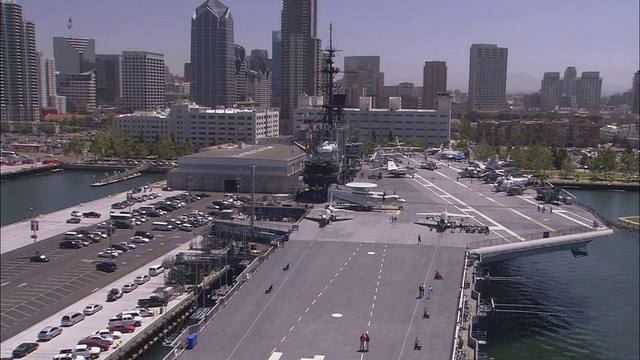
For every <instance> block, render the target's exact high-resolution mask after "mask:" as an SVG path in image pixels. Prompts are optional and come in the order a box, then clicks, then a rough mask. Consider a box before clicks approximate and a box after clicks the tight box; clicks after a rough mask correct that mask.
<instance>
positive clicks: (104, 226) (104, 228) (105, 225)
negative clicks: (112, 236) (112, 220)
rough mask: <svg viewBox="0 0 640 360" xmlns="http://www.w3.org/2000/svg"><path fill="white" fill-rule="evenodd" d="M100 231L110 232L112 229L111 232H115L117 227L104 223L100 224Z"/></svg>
mask: <svg viewBox="0 0 640 360" xmlns="http://www.w3.org/2000/svg"><path fill="white" fill-rule="evenodd" d="M98 229H103V230H109V229H111V231H114V230H115V227H114V226H113V225H111V224H109V223H106V222H103V223H100V224H98Z"/></svg>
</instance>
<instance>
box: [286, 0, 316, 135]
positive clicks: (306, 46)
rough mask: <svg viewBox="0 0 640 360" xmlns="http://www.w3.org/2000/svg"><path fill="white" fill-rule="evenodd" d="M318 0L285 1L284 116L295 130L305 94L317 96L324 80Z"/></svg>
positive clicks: (287, 126) (288, 124) (289, 127)
mask: <svg viewBox="0 0 640 360" xmlns="http://www.w3.org/2000/svg"><path fill="white" fill-rule="evenodd" d="M317 12H318V4H317V2H316V0H283V1H282V13H281V28H282V99H281V110H280V119H282V120H284V121H285V122H286V128H287V129H288V131H291V129H293V122H292V121H293V119H292V116H293V112H294V110H295V109H296V108H297V107H298V97H299V96H300V95H302V94H307V95H310V96H312V95H316V94H317V92H318V85H319V84H318V82H319V79H320V59H321V52H320V39H318V38H317V37H316V32H317Z"/></svg>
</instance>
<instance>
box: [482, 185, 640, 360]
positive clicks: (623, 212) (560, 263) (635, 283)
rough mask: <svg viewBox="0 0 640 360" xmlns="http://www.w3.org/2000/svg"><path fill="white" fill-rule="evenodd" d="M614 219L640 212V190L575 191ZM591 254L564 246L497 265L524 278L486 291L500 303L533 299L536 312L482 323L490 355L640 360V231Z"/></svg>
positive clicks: (497, 271)
mask: <svg viewBox="0 0 640 360" xmlns="http://www.w3.org/2000/svg"><path fill="white" fill-rule="evenodd" d="M571 192H572V193H573V194H574V195H576V196H577V197H578V199H579V201H581V202H583V203H585V204H590V205H591V206H592V207H593V208H594V209H596V210H597V211H599V212H600V213H602V214H603V215H604V216H605V217H607V218H608V219H616V218H618V217H620V216H628V215H637V214H638V209H639V200H638V199H639V197H638V193H637V192H606V191H581V190H572V191H571ZM587 248H588V252H589V256H587V257H582V258H574V257H573V256H572V255H571V253H570V252H568V251H563V252H557V253H551V254H546V255H538V256H533V257H526V258H520V259H515V260H511V261H505V262H502V263H497V264H493V265H492V266H491V267H490V271H491V275H492V276H506V277H522V278H524V280H523V281H509V282H504V281H498V282H492V283H491V284H487V285H484V286H483V287H482V288H481V292H482V296H483V297H494V298H496V302H497V303H500V304H528V305H535V306H536V307H529V308H528V309H527V310H530V311H532V312H531V313H504V312H503V313H496V315H495V316H489V317H487V318H486V319H482V320H481V321H480V323H479V324H478V325H479V328H480V329H481V330H485V331H487V342H488V345H487V346H484V347H482V351H483V352H486V353H487V354H488V355H489V357H490V358H494V359H495V360H501V359H638V358H640V345H639V341H638V338H639V336H640V333H639V326H640V321H639V316H640V315H639V314H640V313H639V301H640V300H639V291H640V285H639V283H640V279H639V274H640V266H639V260H638V256H639V254H640V247H639V244H638V236H637V235H633V234H629V233H618V234H616V235H614V236H612V237H610V238H606V239H601V240H595V241H593V242H591V243H590V244H589V245H588V246H587Z"/></svg>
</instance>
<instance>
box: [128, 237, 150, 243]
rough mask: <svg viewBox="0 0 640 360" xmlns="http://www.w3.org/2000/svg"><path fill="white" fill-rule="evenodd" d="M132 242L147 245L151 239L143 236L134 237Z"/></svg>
mask: <svg viewBox="0 0 640 360" xmlns="http://www.w3.org/2000/svg"><path fill="white" fill-rule="evenodd" d="M131 242H134V243H138V244H146V243H148V242H149V239H147V238H143V237H142V236H134V237H132V238H131Z"/></svg>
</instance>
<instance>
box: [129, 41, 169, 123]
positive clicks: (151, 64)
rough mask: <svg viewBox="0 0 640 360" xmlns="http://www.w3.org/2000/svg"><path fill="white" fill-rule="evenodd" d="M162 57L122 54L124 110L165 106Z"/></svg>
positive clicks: (145, 54) (132, 53)
mask: <svg viewBox="0 0 640 360" xmlns="http://www.w3.org/2000/svg"><path fill="white" fill-rule="evenodd" d="M165 82H166V81H165V67H164V55H162V54H157V53H153V52H148V51H123V52H122V104H123V107H124V109H125V110H128V111H136V110H154V109H156V108H164V107H165V106H166V99H165V87H166V86H165Z"/></svg>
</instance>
